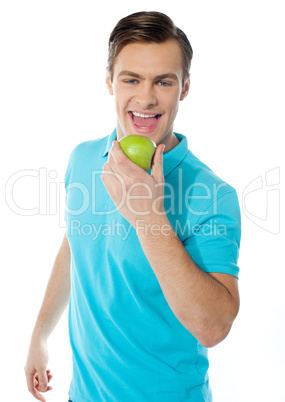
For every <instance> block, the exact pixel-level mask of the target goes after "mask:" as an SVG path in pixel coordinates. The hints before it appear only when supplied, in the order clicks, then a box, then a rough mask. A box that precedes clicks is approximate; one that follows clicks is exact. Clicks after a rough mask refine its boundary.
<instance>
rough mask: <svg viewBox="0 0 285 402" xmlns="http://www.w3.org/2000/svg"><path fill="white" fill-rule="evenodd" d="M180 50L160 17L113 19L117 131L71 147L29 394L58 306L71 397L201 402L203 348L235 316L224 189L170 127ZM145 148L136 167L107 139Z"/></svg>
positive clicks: (232, 237)
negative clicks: (145, 143)
mask: <svg viewBox="0 0 285 402" xmlns="http://www.w3.org/2000/svg"><path fill="white" fill-rule="evenodd" d="M191 59H192V48H191V45H190V43H189V41H188V39H187V37H186V36H185V34H184V33H183V32H182V31H181V30H180V29H178V28H177V27H175V25H174V24H173V22H172V21H171V20H170V19H169V18H168V17H167V16H166V15H164V14H161V13H157V12H141V13H135V14H132V15H130V16H128V17H126V18H123V19H122V20H121V21H119V22H118V24H117V26H116V27H115V28H114V30H113V32H112V34H111V36H110V41H109V60H108V68H107V76H106V84H107V88H108V90H109V92H110V94H111V95H113V96H114V97H115V104H116V114H117V126H116V129H115V130H114V131H113V133H112V134H111V135H109V136H106V137H104V138H101V139H97V140H93V141H87V142H84V143H81V144H79V145H78V146H77V147H76V148H75V149H74V150H73V152H72V153H71V156H70V160H69V164H68V168H67V172H66V176H65V184H66V191H67V207H66V222H67V232H66V235H65V237H64V239H63V243H62V245H61V248H60V250H59V253H58V255H57V258H56V260H55V264H54V268H53V271H52V274H51V277H50V281H49V284H48V287H47V291H46V294H45V297H44V301H43V305H42V307H41V310H40V313H39V316H38V319H37V323H36V325H35V329H34V331H33V335H32V340H31V345H30V350H29V354H28V359H27V363H26V368H25V371H26V376H27V383H28V388H29V390H30V392H31V393H32V394H33V395H34V396H35V398H37V399H38V400H42V401H44V400H45V399H44V397H43V396H42V395H41V393H40V392H46V391H48V390H50V389H51V387H50V386H49V385H48V383H49V381H50V379H51V377H52V376H51V374H50V371H49V370H47V346H46V345H47V338H48V336H49V334H50V333H51V332H52V330H53V329H54V327H55V325H56V323H57V322H58V320H59V318H60V316H61V315H62V312H63V311H64V309H65V307H66V306H67V304H68V302H69V331H70V341H71V346H72V354H73V378H72V382H71V386H70V390H69V395H70V400H72V401H73V402H86V401H90V402H91V401H163V402H170V401H171V402H173V401H193V402H200V401H211V400H212V395H211V388H210V386H209V378H208V357H207V348H209V347H213V346H215V345H216V344H217V343H219V342H221V341H222V340H223V339H224V338H225V337H226V336H227V334H228V333H229V331H230V328H231V326H232V323H233V321H234V319H235V317H236V315H237V313H238V309H239V293H238V284H237V278H238V272H239V268H238V267H237V259H238V251H239V243H240V211H239V205H238V199H237V195H236V192H235V190H234V189H233V188H232V187H231V186H229V185H228V184H227V183H225V182H223V181H222V180H221V179H220V178H219V177H217V176H216V175H215V174H214V173H213V172H212V171H211V170H210V169H209V168H208V167H207V166H206V165H204V164H203V163H202V162H201V161H200V160H199V159H198V158H196V157H195V156H194V155H193V154H192V153H191V152H190V151H189V150H188V146H187V139H186V137H185V136H184V135H182V134H178V133H174V131H173V124H174V120H175V117H176V114H177V111H178V106H179V102H180V101H182V100H183V99H185V97H186V96H187V94H188V91H189V86H190V79H189V69H190V64H191ZM130 134H135V135H143V136H146V137H148V138H150V139H152V140H153V141H154V142H155V143H156V144H157V147H156V151H155V154H154V157H153V163H152V168H151V169H150V170H149V171H148V172H146V171H144V170H143V169H142V168H140V167H139V166H137V165H136V164H135V163H133V162H132V161H131V160H130V159H128V158H127V156H126V155H125V154H124V152H123V151H122V149H121V148H120V144H119V140H120V139H121V138H122V137H124V136H126V135H130Z"/></svg>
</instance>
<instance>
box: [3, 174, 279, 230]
mask: <svg viewBox="0 0 285 402" xmlns="http://www.w3.org/2000/svg"><path fill="white" fill-rule="evenodd" d="M95 173H96V172H95ZM97 173H98V172H97ZM99 173H101V172H99ZM99 173H98V176H100V174H99ZM179 175H180V173H179ZM179 177H180V176H179ZM31 178H32V179H34V182H33V184H32V187H33V188H36V191H37V196H36V197H34V198H32V200H33V201H32V205H29V206H28V207H27V206H25V207H24V206H23V205H21V198H22V195H23V192H24V190H23V184H24V180H25V179H29V180H30V179H31ZM57 178H58V173H57V172H56V171H55V170H49V171H48V169H47V168H44V167H41V168H39V169H38V170H36V169H23V170H19V171H17V172H15V173H13V174H12V175H11V176H10V177H9V178H8V180H7V182H6V189H5V190H6V191H5V198H6V204H7V206H8V208H9V209H10V210H11V211H12V212H14V213H15V214H18V215H21V216H33V215H58V216H59V226H60V227H66V224H65V221H64V218H63V217H64V210H65V209H68V206H67V205H66V203H65V200H66V191H65V185H64V183H63V182H60V181H59V180H58V179H57ZM56 179H57V180H56ZM79 184H80V183H77V186H78V185H79ZM21 185H22V192H20V196H18V197H16V196H15V193H17V189H19V188H21ZM195 185H196V186H197V185H200V187H201V188H202V187H203V186H204V187H205V185H203V183H200V184H199V183H198V184H197V183H196V184H195ZM30 186H31V183H30ZM193 186H194V184H193ZM81 187H82V188H81ZM81 187H80V188H79V187H78V189H79V190H80V191H81V192H82V195H83V198H84V203H83V204H84V205H82V208H83V207H85V204H86V202H87V199H88V202H89V194H86V191H87V188H84V185H83V184H82V185H81ZM179 187H180V186H179ZM219 189H220V187H219V186H218V187H217V188H214V189H206V188H204V195H201V196H199V197H200V199H201V200H202V199H207V197H210V198H211V196H214V197H217V194H218V191H219ZM93 190H94V189H93ZM93 190H92V191H93ZM206 190H207V191H206ZM211 192H212V193H213V194H212V195H211V194H210V193H211ZM187 193H188V194H186V195H187V197H188V198H187V197H186V198H187V199H186V201H187V202H188V201H189V199H191V196H190V195H189V194H190V192H187ZM84 195H88V197H87V199H86V197H85V196H84ZM280 196H281V195H280V167H275V168H273V169H271V170H269V171H267V172H265V173H264V174H263V175H259V176H258V177H256V178H255V179H253V180H252V181H251V182H249V183H248V184H247V185H246V186H245V187H244V190H243V192H242V205H241V208H242V211H243V213H244V215H245V216H246V217H247V218H248V219H249V220H250V221H251V222H252V223H253V224H254V225H256V226H258V227H259V228H261V229H263V230H265V231H267V232H268V233H271V234H274V235H277V234H279V233H280V213H281V211H280V208H281V203H280ZM193 198H195V196H193ZM17 201H18V202H17ZM29 201H30V200H29ZM91 201H92V200H91ZM184 201H185V200H184ZM88 202H87V204H88ZM92 202H93V201H92ZM187 205H188V206H190V204H187ZM71 212H72V211H71ZM110 212H112V211H109V213H110ZM193 212H194V214H197V215H199V214H201V213H200V212H198V211H193ZM102 213H103V214H106V211H105V212H102ZM77 214H78V211H77V213H75V215H77ZM98 214H100V212H99V213H98Z"/></svg>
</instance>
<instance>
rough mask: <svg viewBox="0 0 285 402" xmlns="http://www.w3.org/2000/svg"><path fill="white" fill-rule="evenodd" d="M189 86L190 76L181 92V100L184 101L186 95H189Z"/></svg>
mask: <svg viewBox="0 0 285 402" xmlns="http://www.w3.org/2000/svg"><path fill="white" fill-rule="evenodd" d="M189 88H190V78H188V80H187V81H186V82H185V84H184V86H183V88H182V91H181V94H180V100H181V101H182V100H183V99H185V98H186V96H187V95H188V92H189Z"/></svg>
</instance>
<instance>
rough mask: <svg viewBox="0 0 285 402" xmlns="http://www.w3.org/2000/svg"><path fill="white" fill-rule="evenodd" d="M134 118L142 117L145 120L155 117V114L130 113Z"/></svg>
mask: <svg viewBox="0 0 285 402" xmlns="http://www.w3.org/2000/svg"><path fill="white" fill-rule="evenodd" d="M132 113H133V115H134V116H136V117H143V118H144V119H147V118H149V117H155V116H156V114H141V113H136V112H132Z"/></svg>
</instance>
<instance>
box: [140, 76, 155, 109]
mask: <svg viewBox="0 0 285 402" xmlns="http://www.w3.org/2000/svg"><path fill="white" fill-rule="evenodd" d="M135 101H136V103H137V104H138V105H140V106H141V108H142V109H147V108H150V107H152V106H156V105H157V97H156V93H155V88H154V85H153V83H151V82H143V83H141V85H140V86H139V88H138V89H137V92H136V95H135Z"/></svg>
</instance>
